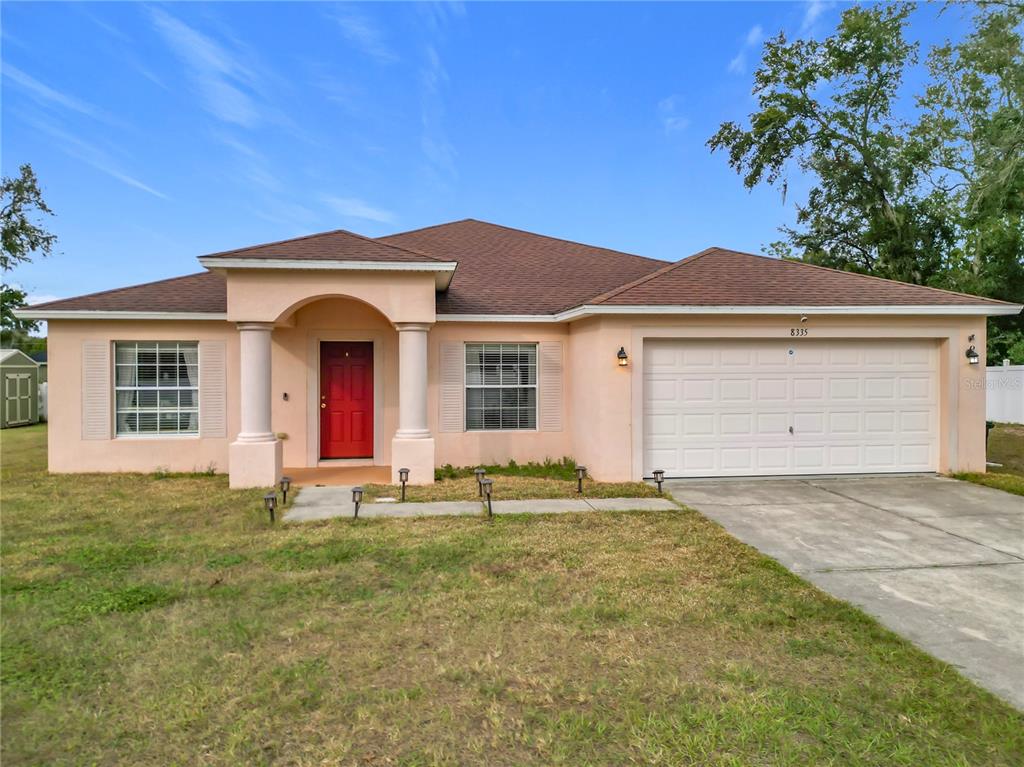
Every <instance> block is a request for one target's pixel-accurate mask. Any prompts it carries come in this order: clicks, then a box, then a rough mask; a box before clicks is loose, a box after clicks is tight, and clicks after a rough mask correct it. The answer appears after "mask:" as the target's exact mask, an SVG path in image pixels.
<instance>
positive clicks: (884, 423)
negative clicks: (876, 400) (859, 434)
mask: <svg viewBox="0 0 1024 767" xmlns="http://www.w3.org/2000/svg"><path fill="white" fill-rule="evenodd" d="M864 431H865V432H867V433H868V434H871V435H873V436H874V435H878V434H894V433H895V432H896V413H895V412H894V411H892V410H876V411H874V412H867V413H865V414H864Z"/></svg>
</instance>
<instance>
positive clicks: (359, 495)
mask: <svg viewBox="0 0 1024 767" xmlns="http://www.w3.org/2000/svg"><path fill="white" fill-rule="evenodd" d="M362 502H363V488H361V487H353V488H352V503H353V504H355V507H356V508H355V512H354V513H353V514H352V518H353V519H359V504H361V503H362Z"/></svg>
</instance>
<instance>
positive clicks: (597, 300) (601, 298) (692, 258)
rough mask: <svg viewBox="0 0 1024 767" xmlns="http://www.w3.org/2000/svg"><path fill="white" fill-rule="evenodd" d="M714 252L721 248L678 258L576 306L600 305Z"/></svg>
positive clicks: (712, 248) (707, 249) (706, 249)
mask: <svg viewBox="0 0 1024 767" xmlns="http://www.w3.org/2000/svg"><path fill="white" fill-rule="evenodd" d="M716 250H722V248H718V247H711V248H705V249H704V250H701V251H698V252H696V253H691V254H690V255H689V256H686V257H684V258H680V259H679V260H678V261H673V262H672V263H670V264H667V265H666V266H664V267H662V268H661V269H656V270H655V271H653V272H651V273H650V274H645V275H644V276H643V277H639V278H637V279H635V280H633V281H632V282H627V283H626V284H625V285H620V286H619V287H617V288H613V289H612V290H607V291H605V292H604V293H599V294H598V295H596V296H594V297H593V298H588V299H587V300H586V301H582V302H580V303H579V304H577V306H582V305H584V304H602V303H604V302H605V301H607V300H608V299H609V298H614V297H615V296H617V295H619V294H620V293H624V292H625V291H627V290H630V289H631V288H635V287H637V286H638V285H643V284H644V283H645V282H650V281H651V280H653V279H656V278H657V277H660V276H662V275H663V274H668V273H669V272H671V271H675V270H676V269H678V268H679V267H681V266H683V265H684V264H690V263H693V262H694V261H696V260H697V259H698V258H701V257H702V256H706V255H708V254H709V253H712V252H714V251H716ZM568 308H572V307H568Z"/></svg>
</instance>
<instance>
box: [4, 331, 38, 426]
mask: <svg viewBox="0 0 1024 767" xmlns="http://www.w3.org/2000/svg"><path fill="white" fill-rule="evenodd" d="M0 395H2V396H3V404H2V407H0V429H7V428H10V427H11V426H27V425H28V424H30V423H38V422H39V363H37V362H36V361H35V360H33V359H32V358H31V357H29V356H28V355H27V354H25V353H24V352H20V351H18V350H17V349H0Z"/></svg>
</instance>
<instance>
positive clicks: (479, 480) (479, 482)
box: [473, 466, 487, 498]
mask: <svg viewBox="0 0 1024 767" xmlns="http://www.w3.org/2000/svg"><path fill="white" fill-rule="evenodd" d="M473 473H474V474H475V475H476V489H477V493H478V494H479V495H480V497H481V498H483V497H484V486H483V481H484V475H485V474H486V473H487V469H485V468H484V467H483V466H480V467H478V468H476V469H473Z"/></svg>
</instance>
